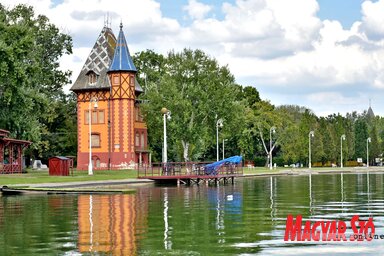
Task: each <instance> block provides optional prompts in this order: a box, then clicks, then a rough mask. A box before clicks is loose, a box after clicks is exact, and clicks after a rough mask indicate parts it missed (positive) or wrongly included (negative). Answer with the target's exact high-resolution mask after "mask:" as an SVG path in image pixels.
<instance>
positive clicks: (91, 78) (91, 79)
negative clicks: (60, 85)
mask: <svg viewBox="0 0 384 256" xmlns="http://www.w3.org/2000/svg"><path fill="white" fill-rule="evenodd" d="M85 75H86V76H87V77H88V84H89V85H95V84H96V83H97V80H98V78H99V76H100V75H99V74H97V73H96V72H95V71H93V70H89V71H88V72H87V73H86V74H85Z"/></svg>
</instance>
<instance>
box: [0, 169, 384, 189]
mask: <svg viewBox="0 0 384 256" xmlns="http://www.w3.org/2000/svg"><path fill="white" fill-rule="evenodd" d="M353 169H354V168H352V167H349V168H348V167H347V168H343V171H348V170H353ZM375 169H376V170H381V171H384V168H383V167H381V168H378V167H373V168H370V170H375ZM291 170H292V171H294V172H300V171H308V170H309V169H307V168H293V169H291V168H276V169H273V170H270V169H268V168H265V167H255V168H246V167H244V168H243V172H244V175H258V174H269V173H271V174H272V173H280V172H290V171H291ZM311 170H312V171H313V172H322V171H323V172H324V171H331V170H333V171H340V168H312V169H311ZM361 170H364V168H362V169H361ZM136 178H137V171H136V170H113V171H94V174H93V175H92V176H89V175H88V172H87V171H76V170H75V171H74V173H73V176H49V174H48V171H36V170H30V169H29V170H28V171H27V173H23V174H0V186H3V185H13V184H32V183H34V184H36V183H51V182H52V183H53V182H72V181H100V180H121V179H136Z"/></svg>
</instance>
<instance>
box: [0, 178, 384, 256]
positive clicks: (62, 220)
mask: <svg viewBox="0 0 384 256" xmlns="http://www.w3.org/2000/svg"><path fill="white" fill-rule="evenodd" d="M382 184H383V174H378V173H372V172H370V173H363V174H334V175H302V176H280V177H260V178H246V179H242V180H240V179H239V180H237V181H236V183H235V185H229V186H218V187H214V186H212V187H210V186H209V187H206V186H191V187H184V186H180V187H149V188H148V187H146V188H138V189H137V191H136V193H135V194H129V195H81V196H63V195H60V196H46V195H44V196H14V197H0V248H1V249H0V250H1V251H0V254H1V255H15V254H17V255H63V254H67V255H76V254H78V255H83V254H85V255H90V254H96V255H105V254H106V255H212V254H213V253H214V254H215V255H252V254H256V253H260V252H261V253H263V254H266V255H268V254H284V255H287V254H288V255H289V254H292V255H298V254H302V255H306V254H308V253H315V254H316V253H317V254H322V253H331V254H332V253H335V252H338V253H352V254H353V253H355V254H360V255H365V254H369V253H372V254H374V253H377V252H379V251H381V250H384V247H383V245H384V243H383V241H384V240H377V241H372V242H360V243H353V242H343V243H336V242H333V243H327V242H321V243H315V242H310V243H287V242H284V240H283V237H284V232H285V221H286V217H287V215H288V214H292V215H294V216H296V215H298V214H300V215H302V216H303V218H304V219H305V220H307V219H310V220H311V221H314V220H344V221H345V222H346V223H349V221H350V219H351V217H352V216H353V215H355V214H358V215H359V216H360V217H361V218H362V219H367V218H368V217H369V216H372V217H373V218H374V223H375V228H376V233H377V234H383V235H384V218H383V216H382V214H383V207H384V193H383V192H384V191H383V185H382ZM347 225H348V224H347ZM349 230H350V227H349Z"/></svg>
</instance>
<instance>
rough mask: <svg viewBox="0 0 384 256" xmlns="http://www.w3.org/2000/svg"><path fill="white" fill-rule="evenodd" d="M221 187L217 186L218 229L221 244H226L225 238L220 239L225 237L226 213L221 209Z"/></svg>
mask: <svg viewBox="0 0 384 256" xmlns="http://www.w3.org/2000/svg"><path fill="white" fill-rule="evenodd" d="M219 189H220V187H219V186H217V193H216V229H217V230H218V235H219V241H218V243H219V244H223V243H225V240H224V238H220V236H222V235H224V234H225V232H224V212H223V210H222V209H221V208H222V204H221V200H220V191H219Z"/></svg>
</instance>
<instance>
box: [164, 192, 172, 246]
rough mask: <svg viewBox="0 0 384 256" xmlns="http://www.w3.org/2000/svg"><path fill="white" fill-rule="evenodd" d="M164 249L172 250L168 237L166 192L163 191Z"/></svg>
mask: <svg viewBox="0 0 384 256" xmlns="http://www.w3.org/2000/svg"><path fill="white" fill-rule="evenodd" d="M163 214H164V249H166V250H170V249H172V241H171V238H170V237H169V223H168V191H167V189H165V191H164V211H163Z"/></svg>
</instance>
